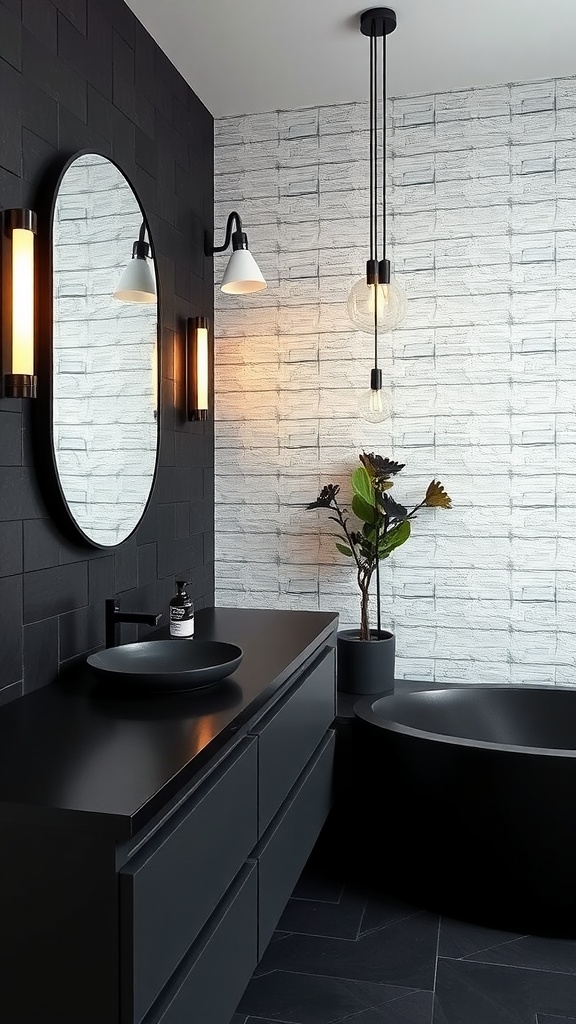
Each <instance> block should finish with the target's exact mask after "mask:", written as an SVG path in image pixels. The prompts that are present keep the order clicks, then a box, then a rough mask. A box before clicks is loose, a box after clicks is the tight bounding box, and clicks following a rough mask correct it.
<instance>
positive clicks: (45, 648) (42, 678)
mask: <svg viewBox="0 0 576 1024" xmlns="http://www.w3.org/2000/svg"><path fill="white" fill-rule="evenodd" d="M58 667H59V656H58V619H57V618H56V617H53V618H51V619H42V621H41V622H32V623H31V624H30V625H29V626H24V693H31V692H32V690H38V689H39V688H40V687H41V686H47V685H48V684H49V683H53V682H54V681H55V679H56V678H57V676H58Z"/></svg>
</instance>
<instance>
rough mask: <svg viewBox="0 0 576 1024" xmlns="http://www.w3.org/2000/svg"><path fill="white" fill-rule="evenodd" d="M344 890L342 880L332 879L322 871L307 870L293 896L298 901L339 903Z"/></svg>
mask: <svg viewBox="0 0 576 1024" xmlns="http://www.w3.org/2000/svg"><path fill="white" fill-rule="evenodd" d="M343 889H344V886H343V884H342V880H341V879H340V878H331V877H330V876H329V875H326V874H323V873H322V872H321V871H315V870H314V869H307V870H306V871H305V872H304V873H303V874H302V875H301V877H300V879H299V881H298V882H297V884H296V888H295V889H294V892H293V893H292V896H293V898H294V899H298V900H318V901H320V900H321V901H322V902H324V903H338V902H339V901H340V897H341V895H342V891H343Z"/></svg>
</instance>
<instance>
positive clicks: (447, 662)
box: [215, 78, 576, 685]
mask: <svg viewBox="0 0 576 1024" xmlns="http://www.w3.org/2000/svg"><path fill="white" fill-rule="evenodd" d="M366 127H367V109H366V106H365V105H364V104H344V105H338V106H332V107H321V108H319V109H316V108H310V109H303V110H295V111H276V112H272V113H263V114H253V115H249V116H242V117H232V118H224V119H222V120H220V121H219V122H218V124H217V150H216V170H217V177H216V229H217V232H218V234H219V233H221V232H222V231H223V228H224V225H225V223H226V218H227V216H228V213H229V212H230V210H231V209H233V208H234V209H238V211H239V212H240V214H241V216H242V217H243V220H244V223H245V227H246V230H247V231H248V233H249V239H250V245H251V248H252V250H253V252H254V254H255V256H256V258H257V259H258V262H259V264H260V266H261V268H262V270H263V273H264V274H265V276H266V278H267V280H268V290H267V291H265V292H263V293H259V294H257V295H254V296H248V297H244V298H234V297H232V296H223V295H222V294H221V293H220V291H219V290H218V291H217V292H216V296H217V300H216V301H217V314H216V337H217V341H216V374H215V377H216V420H217V422H216V446H217V451H216V460H217V461H216V471H217V477H216V498H217V501H216V555H217V565H216V583H217V600H218V602H219V603H221V604H228V605H245V606H261V607H278V608H310V609H318V608H320V609H331V610H335V611H339V612H340V613H341V624H342V626H354V625H357V623H358V598H357V589H356V585H355V580H354V575H353V573H352V571H351V569H350V565H349V563H348V562H347V560H346V559H344V558H342V557H340V556H339V555H338V554H337V553H336V551H335V549H334V546H333V540H332V539H331V538H330V537H329V533H330V527H331V524H329V523H328V522H327V519H326V516H325V515H324V514H322V513H316V512H306V511H304V510H303V507H302V506H303V505H304V504H305V503H306V502H308V501H311V500H313V499H314V498H315V497H316V494H317V493H318V489H319V487H320V486H321V485H322V484H324V483H327V482H328V481H336V482H340V483H342V484H343V485H345V484H346V483H347V480H348V477H349V473H350V470H351V469H352V468H353V467H354V465H355V464H356V462H357V456H358V452H359V451H360V450H362V449H363V448H364V449H366V450H369V451H370V450H376V451H378V452H380V453H382V454H384V455H389V456H392V457H393V458H395V459H398V460H400V461H402V462H405V463H406V469H405V470H404V471H403V473H402V474H401V475H400V477H399V478H398V479H397V483H396V486H395V496H396V497H397V498H398V499H399V500H402V501H406V502H407V503H410V502H413V501H416V500H417V499H419V498H420V496H421V494H422V491H423V488H425V486H426V485H427V483H428V482H429V480H430V479H431V477H432V476H434V477H437V478H440V479H441V480H442V482H443V483H444V485H445V486H446V488H447V490H448V491H449V493H450V494H451V495H452V498H453V502H454V508H453V509H452V511H450V512H441V511H439V512H430V511H429V512H428V514H426V513H423V514H422V515H421V516H419V517H418V520H417V522H416V523H415V526H414V532H413V536H412V538H411V539H410V541H409V542H408V543H407V544H406V545H405V546H404V547H402V548H400V549H399V550H398V551H397V552H396V553H395V554H394V555H393V556H392V558H391V559H390V560H389V561H388V562H386V563H384V565H383V572H382V589H383V595H384V596H383V613H384V614H383V621H384V624H386V625H388V626H390V627H391V628H392V629H394V630H395V632H396V633H397V637H398V641H397V651H398V672H399V674H400V675H404V676H407V677H412V678H418V679H437V680H446V681H449V682H455V681H465V682H466V681H470V682H510V683H520V682H528V683H530V682H534V683H538V682H544V683H557V684H560V685H571V684H575V683H576V672H575V669H574V666H575V659H576V573H575V572H574V562H575V558H576V417H575V415H574V414H575V411H576V327H575V323H574V321H575V315H576V78H568V79H560V80H557V81H546V82H537V83H530V84H526V85H511V86H501V87H496V88H482V89H471V90H468V91H464V92H456V93H444V94H439V95H434V96H417V97H410V98H408V99H395V100H393V101H392V102H391V103H390V132H389V136H388V139H389V149H390V159H389V166H388V173H389V189H388V198H389V206H390V218H389V233H390V238H391V251H390V256H391V258H392V260H393V265H394V266H395V268H396V269H397V271H398V276H399V277H401V278H402V280H403V283H404V285H405V287H406V290H407V293H408V303H409V305H408V318H407V320H406V321H405V323H404V325H403V326H402V328H401V329H399V330H397V331H395V332H394V333H393V334H392V335H388V336H386V337H385V338H384V339H383V341H382V343H381V359H382V367H383V370H384V374H385V378H386V379H387V380H388V383H389V386H390V388H391V396H392V410H393V411H392V416H391V419H390V421H389V422H387V423H385V424H380V425H375V426H372V425H369V424H366V423H365V422H364V421H363V420H361V419H360V418H359V417H358V415H357V399H358V395H359V393H361V391H362V390H365V388H366V385H367V382H368V380H369V371H370V367H371V365H372V359H371V345H372V343H371V339H370V337H369V336H368V335H366V334H362V333H360V332H356V331H355V330H354V329H353V327H352V325H351V324H350V322H349V321H348V319H347V315H346V297H347V293H348V290H349V288H350V285H351V284H352V282H353V281H354V280H355V279H356V278H358V277H359V276H361V274H362V270H363V267H364V261H365V259H366V255H367V253H366V248H367V245H366V239H367V232H368V220H367V218H368V193H367V184H368V162H367V152H368V136H367V132H366ZM224 266H225V259H223V258H222V257H220V258H219V259H218V258H217V260H216V273H217V279H218V280H219V278H220V277H221V274H222V272H223V269H224Z"/></svg>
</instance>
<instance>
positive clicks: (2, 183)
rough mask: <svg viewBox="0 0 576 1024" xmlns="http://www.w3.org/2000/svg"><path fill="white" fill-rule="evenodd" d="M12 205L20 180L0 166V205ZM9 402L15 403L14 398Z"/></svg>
mask: <svg viewBox="0 0 576 1024" xmlns="http://www.w3.org/2000/svg"><path fill="white" fill-rule="evenodd" d="M13 206H22V180H21V178H19V177H17V176H16V175H15V174H11V173H10V171H7V170H5V168H4V167H0V207H1V208H2V209H3V210H9V209H11V207H13ZM11 402H13V403H15V402H16V399H11Z"/></svg>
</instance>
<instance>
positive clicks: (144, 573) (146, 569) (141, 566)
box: [137, 541, 157, 587]
mask: <svg viewBox="0 0 576 1024" xmlns="http://www.w3.org/2000/svg"><path fill="white" fill-rule="evenodd" d="M137 554H138V586H139V587H143V586H146V584H147V583H153V582H155V580H156V576H157V569H156V542H155V541H151V542H150V543H149V544H140V545H138V548H137Z"/></svg>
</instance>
